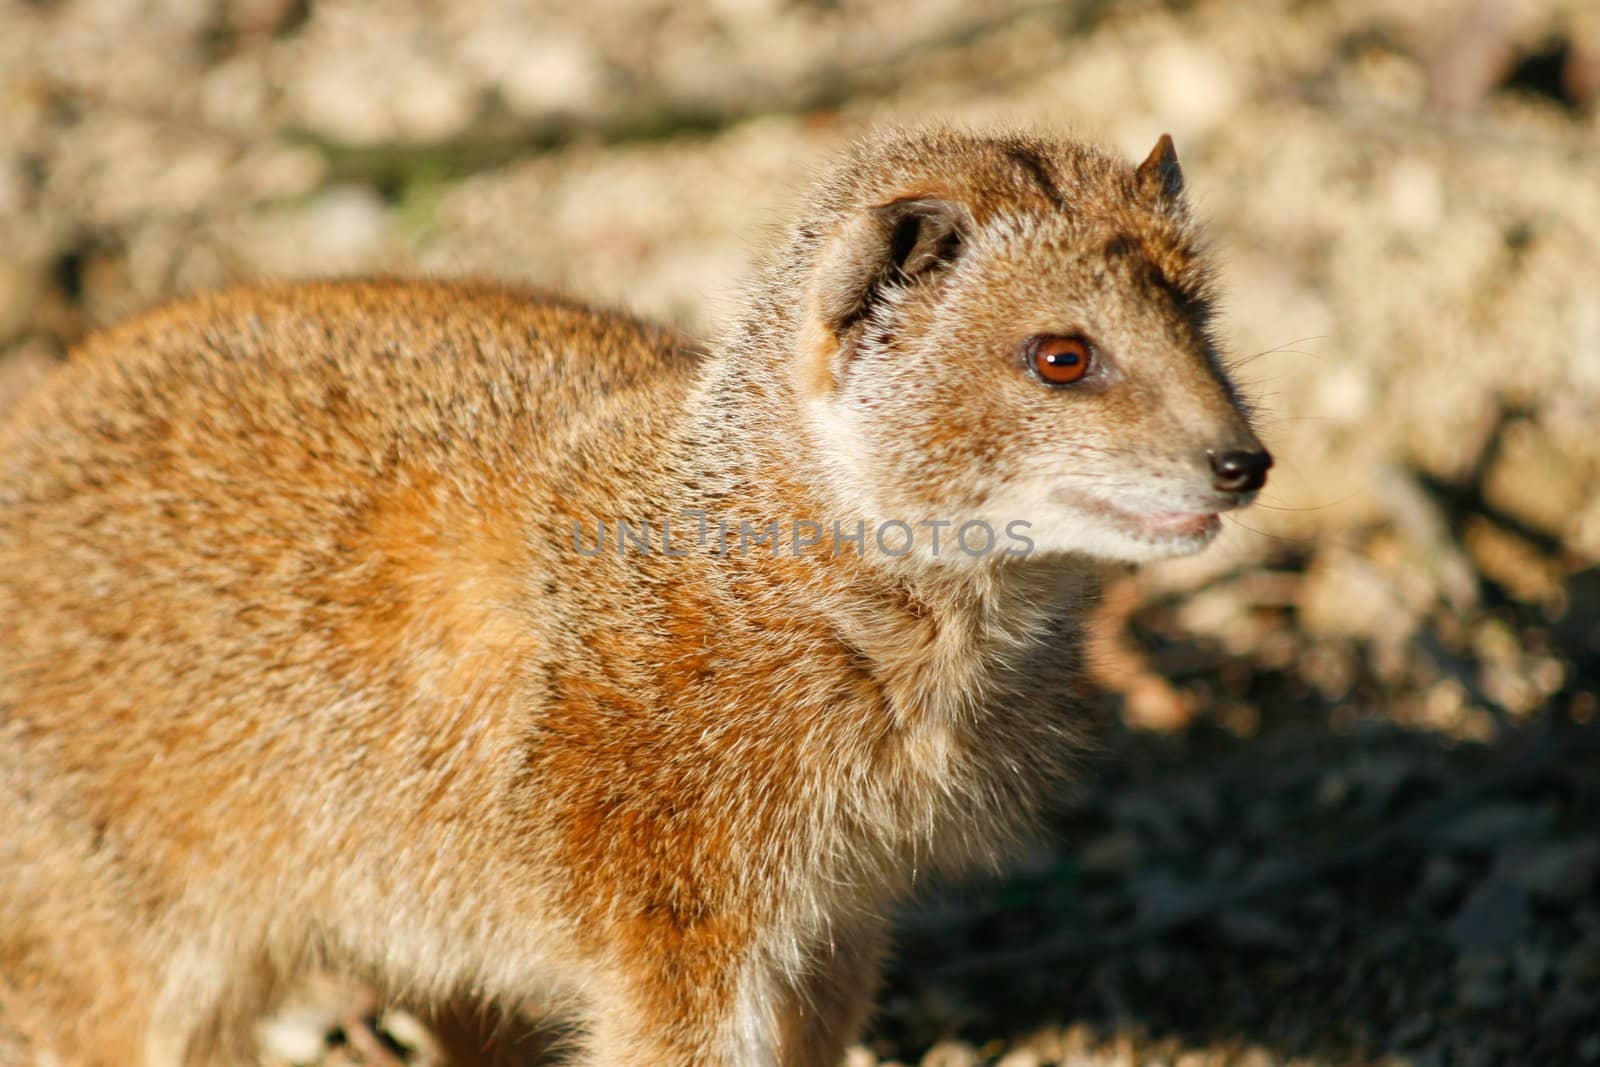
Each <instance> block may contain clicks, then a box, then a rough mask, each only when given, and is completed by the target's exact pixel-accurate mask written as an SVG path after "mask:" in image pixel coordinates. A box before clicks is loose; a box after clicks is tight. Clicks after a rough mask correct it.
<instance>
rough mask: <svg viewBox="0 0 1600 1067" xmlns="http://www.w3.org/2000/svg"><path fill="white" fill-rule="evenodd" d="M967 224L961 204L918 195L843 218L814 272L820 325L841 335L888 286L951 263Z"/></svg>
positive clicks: (873, 303)
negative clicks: (845, 220) (844, 220)
mask: <svg viewBox="0 0 1600 1067" xmlns="http://www.w3.org/2000/svg"><path fill="white" fill-rule="evenodd" d="M971 225H972V223H971V216H970V215H968V213H967V209H966V208H965V207H963V206H962V205H961V204H958V203H956V202H954V201H949V200H940V199H934V198H917V197H908V198H906V199H903V200H895V201H891V202H890V203H887V204H882V205H879V206H877V207H871V208H868V209H867V210H865V211H863V212H862V213H861V214H859V215H857V216H856V217H855V218H853V219H851V220H850V221H849V222H847V223H845V225H844V226H843V227H841V228H840V230H839V232H838V233H837V234H836V235H835V237H834V239H833V241H832V242H831V243H830V244H829V246H828V247H827V249H826V250H825V251H824V252H823V254H822V256H821V258H820V259H819V260H818V263H817V266H816V269H815V271H814V272H813V277H814V278H815V282H814V284H815V286H816V289H815V293H816V301H817V305H816V307H817V312H818V313H819V315H820V317H821V323H822V325H823V326H824V327H826V328H827V329H828V330H830V331H831V332H832V333H833V334H834V335H836V336H838V335H842V334H843V333H844V332H845V331H847V330H848V329H849V328H850V327H851V326H853V325H855V324H856V323H857V322H860V321H861V320H862V319H864V318H866V317H867V316H868V315H869V314H871V312H872V309H873V308H874V307H875V306H876V305H877V304H878V302H879V301H880V300H881V299H882V297H883V294H884V292H885V291H887V290H888V289H889V288H890V287H892V286H894V285H896V284H903V283H904V282H906V281H907V280H910V279H913V278H917V277H921V276H925V275H928V274H929V273H931V272H933V271H936V270H940V269H942V268H944V267H945V266H947V265H949V264H950V263H951V262H953V261H954V260H955V259H956V257H957V256H958V255H960V253H961V243H962V241H963V240H964V239H965V237H966V235H967V234H968V233H969V232H970V231H971Z"/></svg>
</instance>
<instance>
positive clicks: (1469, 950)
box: [1446, 878, 1530, 954]
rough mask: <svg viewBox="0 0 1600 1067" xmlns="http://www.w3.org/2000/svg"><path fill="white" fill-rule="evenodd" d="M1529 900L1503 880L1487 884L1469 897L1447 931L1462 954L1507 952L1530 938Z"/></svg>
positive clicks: (1495, 880)
mask: <svg viewBox="0 0 1600 1067" xmlns="http://www.w3.org/2000/svg"><path fill="white" fill-rule="evenodd" d="M1529 922H1530V916H1529V914H1528V898H1527V895H1526V894H1525V893H1523V891H1522V890H1521V889H1519V888H1517V887H1516V886H1515V885H1512V884H1511V883H1510V882H1507V881H1505V880H1503V879H1500V878H1490V879H1487V880H1486V881H1484V882H1483V883H1482V884H1481V885H1479V886H1478V888H1477V889H1475V890H1473V891H1472V893H1471V894H1470V895H1469V896H1468V897H1467V899H1466V901H1465V902H1464V903H1463V904H1462V905H1461V908H1460V910H1458V911H1457V912H1456V915H1455V917H1454V918H1453V919H1451V920H1450V925H1449V927H1448V928H1447V930H1446V934H1447V936H1448V937H1449V939H1450V941H1451V943H1452V944H1453V945H1455V947H1456V948H1457V949H1458V950H1459V951H1460V952H1462V953H1463V954H1474V953H1477V954H1484V953H1502V952H1508V951H1510V950H1511V948H1512V947H1513V946H1515V945H1516V943H1517V942H1518V941H1520V940H1521V939H1522V938H1523V937H1525V936H1526V935H1527V932H1528V926H1529Z"/></svg>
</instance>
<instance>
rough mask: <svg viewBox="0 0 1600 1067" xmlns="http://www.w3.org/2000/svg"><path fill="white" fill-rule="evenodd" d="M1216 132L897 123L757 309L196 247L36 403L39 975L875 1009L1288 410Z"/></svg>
mask: <svg viewBox="0 0 1600 1067" xmlns="http://www.w3.org/2000/svg"><path fill="white" fill-rule="evenodd" d="M1211 299H1212V297H1211V293H1210V286H1209V283H1208V276H1207V270H1206V265H1205V260H1204V257H1203V255H1202V253H1201V252H1200V251H1198V250H1197V246H1196V236H1195V234H1194V232H1193V227H1192V225H1191V223H1190V222H1189V219H1188V212H1187V210H1186V208H1185V205H1184V194H1183V187H1182V177H1181V172H1180V170H1179V167H1178V163H1177V160H1176V157H1175V155H1174V153H1173V151H1172V146H1171V142H1170V141H1169V140H1167V139H1165V138H1163V139H1162V141H1161V143H1160V144H1159V145H1158V146H1157V147H1156V149H1155V151H1153V152H1152V153H1151V155H1150V157H1149V158H1148V159H1147V160H1145V161H1144V162H1143V163H1142V164H1141V165H1139V166H1137V167H1135V166H1132V165H1129V164H1126V163H1124V162H1122V161H1120V160H1118V159H1116V158H1114V157H1112V156H1110V155H1108V154H1105V153H1103V152H1101V151H1098V150H1096V149H1094V148H1091V147H1087V146H1085V145H1082V144H1078V143H1075V142H1070V141H1052V140H1048V139H1045V138H1041V137H1038V136H1034V135H1031V134H1028V135H1024V134H1014V133H1004V134H1000V135H996V136H979V135H975V134H968V133H960V132H954V131H948V130H922V131H913V132H889V133H885V134H882V135H879V136H877V137H875V138H873V139H870V140H868V141H866V142H864V143H862V144H860V145H858V146H856V147H855V148H854V149H853V150H852V151H851V153H850V154H849V155H848V157H847V158H846V159H845V160H844V161H843V162H842V163H841V164H840V165H839V166H838V167H837V169H835V170H834V171H833V172H832V173H831V175H830V176H828V177H826V178H825V179H824V180H822V181H821V182H820V183H819V185H818V186H817V188H816V190H815V192H814V194H813V197H812V200H811V203H810V206H809V208H808V209H807V210H806V211H805V212H804V213H803V214H802V215H801V216H800V218H799V219H798V221H797V222H796V223H795V224H794V225H793V226H792V227H791V228H790V229H789V230H788V231H787V232H786V234H785V235H784V236H783V237H782V239H781V240H780V242H779V244H778V245H777V247H776V248H775V249H774V250H773V251H772V252H771V253H770V254H769V255H768V256H767V258H766V259H765V260H764V262H763V263H762V264H761V265H760V266H759V268H758V269H757V271H756V274H755V277H754V280H753V281H752V283H751V284H750V287H749V289H748V291H747V293H746V296H745V301H744V306H743V312H742V316H741V317H740V318H739V319H738V321H737V323H736V325H735V326H734V327H733V328H731V329H730V330H729V331H727V334H726V336H725V337H724V338H723V339H722V340H721V342H720V343H719V344H717V345H716V346H714V347H713V348H712V349H710V350H709V351H703V350H701V349H700V348H698V347H696V346H695V345H694V344H692V343H690V342H688V341H686V340H684V339H681V338H679V337H677V336H676V335H674V334H672V333H671V332H669V331H667V330H664V329H661V328H657V327H654V326H651V325H647V324H643V323H640V322H637V321H634V320H633V319H630V318H627V317H625V316H623V315H620V314H615V313H610V312H605V311H598V310H594V309H591V308H588V307H585V306H582V305H579V304H575V303H567V302H561V301H557V300H553V299H550V298H547V297H544V296H541V295H539V294H536V293H533V292H527V291H522V290H518V289H515V288H506V287H499V286H492V285H484V284H456V283H442V282H403V281H366V282H338V283H314V284H301V285H287V286H283V287H270V288H246V289H238V290H233V291H228V292H224V293H222V294H220V295H213V296H207V297H202V298H198V299H192V300H189V301H187V302H184V303H179V304H176V305H173V306H170V307H167V308H165V309H163V310H159V311H156V312H154V313H151V314H147V315H145V316H143V317H141V318H137V319H135V320H133V321H131V322H129V323H126V324H124V325H122V326H120V327H117V328H115V329H112V330H109V331H107V332H103V333H101V334H99V335H97V336H94V337H92V338H90V339H89V340H88V341H86V342H85V343H84V344H83V345H82V346H81V348H80V349H79V350H78V351H77V352H76V353H75V354H74V356H73V358H72V359H71V360H70V362H69V363H68V364H67V365H65V366H64V367H63V368H62V369H61V370H60V371H59V372H58V373H57V374H56V375H55V376H54V377H53V379H51V380H50V381H49V382H47V383H46V384H45V385H44V386H43V387H42V388H40V389H39V390H38V391H37V392H36V393H35V394H33V395H32V396H31V397H29V398H28V399H27V400H25V401H24V402H23V403H22V404H21V405H20V406H19V408H18V409H16V410H15V411H14V412H13V414H12V415H11V417H10V418H9V420H8V423H7V424H6V425H4V426H3V427H0V823H3V825H4V832H3V833H0V872H3V875H0V1015H3V1016H4V1017H6V1019H7V1020H8V1023H9V1025H10V1027H11V1028H12V1029H13V1030H15V1031H16V1032H17V1033H19V1034H21V1035H22V1038H23V1040H24V1042H25V1043H26V1045H27V1046H28V1048H29V1049H30V1050H31V1051H30V1052H29V1053H27V1055H30V1056H32V1057H34V1058H35V1059H37V1061H38V1062H44V1063H60V1064H72V1065H111V1064H116V1065H118V1067H124V1065H127V1064H134V1063H142V1064H152V1065H155V1064H238V1063H245V1062H250V1061H251V1059H252V1057H253V1056H254V1055H255V1051H254V1047H253V1041H254V1038H253V1027H254V1026H255V1021H256V1020H257V1019H258V1018H259V1017H260V1016H261V1014H262V1013H263V1012H264V1011H265V1010H266V1009H268V1008H269V1007H270V1006H271V1005H272V1003H273V1000H274V997H275V996H276V995H277V993H276V991H277V990H278V989H279V988H280V986H281V984H282V982H283V981H284V979H285V978H286V976H289V975H292V974H294V973H296V972H297V971H299V970H301V969H303V968H306V967H309V966H332V967H337V968H342V969H347V970H348V971H350V972H352V973H361V974H364V975H368V976H371V977H372V978H373V979H374V980H375V981H378V982H381V983H382V984H383V988H385V989H387V990H389V991H390V992H392V993H393V994H395V995H398V996H403V997H408V998H413V999H414V1000H416V1001H418V1002H428V1001H445V1000H449V999H452V998H460V997H469V998H475V999H477V1000H478V1001H480V1002H482V1003H486V1004H494V1005H501V1006H504V1007H506V1008H508V1009H509V1008H514V1007H516V1006H518V1005H522V1004H524V1003H528V1002H540V1003H547V1004H548V1003H553V1004H556V1005H558V1006H560V1008H561V1010H562V1011H563V1012H565V1013H567V1014H569V1015H570V1016H571V1017H572V1018H574V1019H576V1020H577V1021H578V1023H579V1024H581V1027H580V1034H581V1036H580V1038H579V1047H580V1050H581V1051H580V1052H579V1055H580V1057H581V1058H582V1062H585V1063H592V1064H604V1065H608V1067H610V1065H640V1067H644V1065H650V1067H661V1065H685V1067H687V1065H698V1067H705V1065H713V1067H715V1065H741V1067H742V1065H765V1064H773V1065H777V1064H783V1065H807V1067H811V1065H831V1064H833V1063H836V1062H837V1060H838V1058H839V1056H840V1054H841V1050H842V1049H843V1048H844V1047H845V1046H846V1045H847V1044H848V1042H849V1041H850V1040H851V1038H852V1037H853V1035H854V1034H855V1032H856V1030H857V1027H858V1026H859V1025H860V1024H861V1022H862V1020H863V1018H864V1016H865V1014H866V1012H867V1010H868V1008H869V1005H870V1001H871V993H872V989H873V986H874V982H875V975H876V971H877V965H878V959H879V956H880V953H881V951H882V949H883V945H884V940H885V927H886V919H885V915H886V913H887V911H888V910H889V909H890V907H891V906H892V904H893V902H894V901H895V899H896V898H897V897H898V896H900V895H901V894H902V893H904V892H905V891H906V890H907V888H908V887H909V886H910V884H911V882H912V880H913V878H914V877H916V876H920V875H921V874H923V873H924V872H927V871H931V870H952V869H960V868H962V867H964V866H967V865H971V864H976V863H986V862H989V861H990V860H992V859H993V858H994V857H995V855H996V853H997V850H999V849H1001V848H1002V847H1003V846H1004V844H1005V843H1006V842H1008V841H1011V840H1013V839H1014V838H1015V837H1016V836H1017V835H1018V834H1021V833H1025V832H1026V831H1027V830H1028V828H1029V826H1030V823H1031V821H1032V819H1033V817H1034V814H1035V812H1036V810H1037V808H1038V807H1039V805H1040V802H1041V799H1042V797H1043V795H1044V794H1045V792H1046V791H1047V790H1048V787H1049V786H1050V784H1051V783H1052V782H1053V781H1054V780H1056V779H1057V777H1058V775H1059V774H1060V772H1061V769H1062V767H1063V765H1064V763H1065V762H1066V761H1067V759H1068V758H1069V757H1070V755H1071V753H1072V751H1073V745H1074V730H1073V725H1072V701H1073V690H1074V683H1075V681H1076V679H1077V677H1078V676H1079V674H1080V668H1081V664H1080V659H1079V653H1078V652H1077V649H1078V647H1079V645H1080V641H1079V635H1078V631H1079V627H1080V625H1081V619H1082V616H1083V614H1084V611H1085V597H1086V595H1087V590H1088V588H1089V585H1090V582H1091V581H1092V576H1093V572H1094V569H1095V566H1096V564H1097V561H1100V560H1121V561H1138V560H1145V559H1151V558H1155V557H1160V556H1166V555H1173V554H1177V553H1182V552H1189V551H1194V550H1196V549H1198V548H1200V547H1202V546H1203V545H1204V544H1205V543H1206V542H1207V541H1208V540H1209V539H1210V538H1211V537H1212V536H1213V534H1214V533H1215V531H1216V529H1217V525H1218V515H1219V514H1220V513H1221V512H1223V511H1226V510H1228V509H1232V508H1235V507H1239V506H1241V505H1244V504H1246V503H1248V502H1249V501H1250V500H1251V499H1252V497H1253V496H1254V494H1255V491H1256V490H1257V489H1259V488H1260V486H1261V485H1262V482H1263V479H1264V477H1265V471H1266V468H1267V466H1268V465H1269V464H1270V459H1269V458H1268V456H1267V454H1266V453H1265V452H1264V451H1263V449H1262V447H1261V445H1260V443H1259V442H1258V441H1257V439H1256V437H1255V436H1254V434H1253V433H1252V431H1251V429H1250V427H1249V424H1248V420H1247V418H1246V416H1245V415H1244V414H1243V412H1242V411H1241V408H1240V405H1239V402H1238V400H1237V398H1236V396H1235V393H1234V390H1233V388H1232V387H1231V386H1230V384H1229V382H1228V380H1227V378H1226V375H1225V374H1224V372H1223V370H1222V368H1221V364H1220V362H1219V357H1218V354H1217V346H1216V344H1215V343H1214V341H1213V339H1212V338H1211V336H1210V334H1209V333H1208V321H1207V319H1208V314H1209V311H1210V306H1211Z"/></svg>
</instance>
